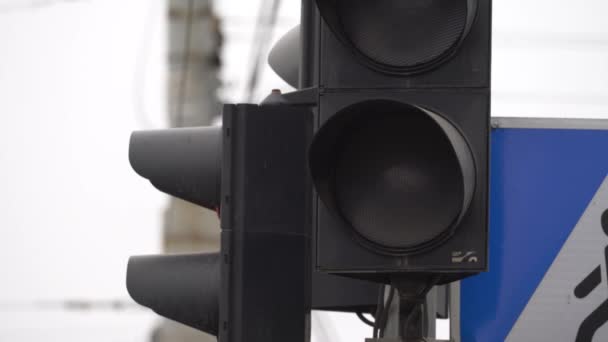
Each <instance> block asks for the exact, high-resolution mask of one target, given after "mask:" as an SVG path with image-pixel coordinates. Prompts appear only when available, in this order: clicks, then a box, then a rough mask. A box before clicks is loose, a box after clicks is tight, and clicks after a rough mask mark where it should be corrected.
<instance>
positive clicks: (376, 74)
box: [300, 0, 491, 284]
mask: <svg viewBox="0 0 608 342" xmlns="http://www.w3.org/2000/svg"><path fill="white" fill-rule="evenodd" d="M316 3H317V5H318V6H317V10H314V9H313V10H312V11H310V13H309V15H308V16H307V18H306V21H303V22H302V27H301V28H300V31H301V34H302V35H303V37H302V41H303V42H305V41H309V42H310V41H313V42H314V43H313V44H310V43H308V44H307V46H308V49H309V50H311V51H304V52H303V54H304V55H309V56H314V59H315V62H314V63H311V64H310V65H308V66H307V67H308V68H312V70H311V71H309V72H310V74H311V75H312V76H311V79H313V84H312V87H314V88H316V89H318V94H319V96H318V106H316V107H315V114H316V123H317V124H316V133H315V136H314V138H313V140H312V143H311V146H310V149H309V166H310V173H311V176H312V180H313V182H314V187H315V190H316V195H317V196H316V198H317V201H316V203H315V209H316V210H315V219H314V221H313V222H314V223H315V226H316V227H315V228H316V229H315V232H316V240H315V243H314V246H315V248H316V252H315V265H316V268H317V269H318V270H321V271H323V272H327V273H332V274H340V275H344V276H348V277H356V278H362V279H368V280H373V281H379V282H387V283H397V284H398V283H401V282H404V281H405V282H407V281H408V280H412V279H418V280H417V281H420V282H434V283H444V282H449V281H453V280H457V279H460V278H462V277H466V276H468V275H472V274H475V273H478V272H482V271H485V270H486V269H487V236H488V223H487V222H488V217H487V216H488V215H487V211H488V173H489V170H488V159H489V147H488V141H489V129H490V122H489V119H490V48H491V43H490V41H491V1H490V0H412V1H402V0H383V1H367V0H317V1H316ZM302 46H303V47H304V46H305V45H302Z"/></svg>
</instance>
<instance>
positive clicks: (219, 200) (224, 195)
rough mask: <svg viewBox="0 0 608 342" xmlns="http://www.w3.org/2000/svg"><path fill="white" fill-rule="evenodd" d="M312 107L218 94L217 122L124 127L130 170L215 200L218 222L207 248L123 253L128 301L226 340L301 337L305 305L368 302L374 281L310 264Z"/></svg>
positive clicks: (361, 306)
mask: <svg viewBox="0 0 608 342" xmlns="http://www.w3.org/2000/svg"><path fill="white" fill-rule="evenodd" d="M312 118H313V117H312V112H311V110H310V109H309V108H306V107H301V106H291V105H287V104H285V105H276V104H275V105H262V106H257V105H226V106H225V107H224V110H223V126H222V127H192V128H175V129H166V130H155V131H141V132H134V133H133V134H132V136H131V141H130V148H129V159H130V162H131V165H132V167H133V169H134V170H135V171H136V172H137V173H138V174H139V175H141V176H142V177H144V178H146V179H148V180H149V181H150V182H151V183H152V184H153V185H154V186H155V187H156V188H158V189H159V190H161V191H162V192H165V193H167V194H170V195H173V196H176V197H179V198H181V199H184V200H187V201H190V202H192V203H195V204H197V205H200V206H203V207H205V208H208V209H212V210H216V211H217V212H218V213H220V214H221V228H222V243H221V251H220V252H219V253H214V254H185V255H154V256H138V257H132V258H131V259H130V260H129V264H128V269H127V289H128V291H129V294H130V295H131V297H132V298H133V299H134V300H135V301H136V302H138V303H139V304H141V305H143V306H146V307H149V308H151V309H152V310H154V311H155V312H157V313H158V314H160V315H161V316H164V317H167V318H170V319H173V320H175V321H178V322H180V323H183V324H186V325H188V326H191V327H193V328H196V329H199V330H202V331H205V332H207V333H210V334H213V335H217V336H220V337H221V339H222V341H227V342H229V341H245V340H247V341H266V340H267V339H268V338H270V340H277V341H279V340H304V336H306V320H305V317H306V316H307V315H308V314H309V312H310V310H311V309H313V308H314V309H323V310H339V311H363V312H371V311H372V310H373V307H374V305H375V300H376V296H377V289H378V288H377V286H376V285H375V284H372V283H367V282H361V281H345V280H342V279H340V278H337V277H333V278H332V277H330V276H327V275H324V274H320V273H315V274H311V271H312V264H311V245H310V235H311V231H312V213H311V204H312V185H311V181H310V177H309V176H308V171H307V164H306V162H307V150H308V146H309V144H310V139H311V136H312ZM313 284H314V288H315V289H316V290H313V289H312V286H313Z"/></svg>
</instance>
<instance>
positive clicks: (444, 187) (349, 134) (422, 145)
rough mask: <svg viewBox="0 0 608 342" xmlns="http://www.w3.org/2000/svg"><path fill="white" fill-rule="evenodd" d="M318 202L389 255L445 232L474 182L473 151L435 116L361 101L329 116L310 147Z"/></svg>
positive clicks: (391, 104)
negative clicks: (319, 200)
mask: <svg viewBox="0 0 608 342" xmlns="http://www.w3.org/2000/svg"><path fill="white" fill-rule="evenodd" d="M310 168H311V175H312V178H313V181H314V183H315V187H316V190H317V192H318V194H319V197H320V199H321V201H322V202H323V203H324V205H326V206H327V208H328V209H329V211H330V212H332V213H334V214H335V215H336V216H338V217H339V218H340V219H342V220H343V221H344V222H345V223H346V224H347V226H350V227H351V228H352V230H353V232H354V233H355V235H356V236H357V237H359V238H360V239H359V240H360V241H362V242H363V243H364V244H366V245H368V246H370V247H371V248H373V249H376V250H378V251H381V252H384V253H389V254H408V253H414V252H417V251H421V250H425V249H426V248H428V247H429V246H434V245H436V244H437V243H440V242H441V241H443V240H444V239H445V238H447V237H448V236H450V235H451V234H450V233H451V232H452V231H453V228H454V227H455V226H456V225H457V223H458V222H459V221H460V220H461V219H462V217H463V216H464V214H465V213H466V211H467V209H468V207H469V204H470V202H471V199H472V196H473V189H474V187H475V167H474V162H473V157H472V154H471V151H470V148H469V145H468V144H467V143H466V141H465V139H464V138H463V136H462V135H461V134H460V132H459V130H458V129H457V128H456V127H455V126H453V125H452V124H451V123H450V122H448V121H447V120H446V119H444V118H443V117H442V116H441V115H439V114H437V113H433V112H432V111H429V110H426V109H423V108H420V107H417V106H413V105H409V104H404V103H400V102H395V101H388V100H374V101H365V102H360V103H357V104H354V105H351V106H350V107H347V108H345V109H343V110H341V111H340V112H338V113H337V114H336V115H334V116H332V117H331V119H329V120H328V121H327V122H326V123H325V124H324V125H323V126H322V127H321V128H320V130H319V132H318V133H317V135H316V136H315V138H314V141H313V143H312V144H311V148H310Z"/></svg>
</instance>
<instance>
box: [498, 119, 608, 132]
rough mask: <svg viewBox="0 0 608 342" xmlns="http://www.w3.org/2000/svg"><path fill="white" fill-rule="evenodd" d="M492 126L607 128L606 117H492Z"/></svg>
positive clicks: (607, 121) (607, 120)
mask: <svg viewBox="0 0 608 342" xmlns="http://www.w3.org/2000/svg"><path fill="white" fill-rule="evenodd" d="M491 124H492V128H524V129H526V128H527V129H593V130H608V119H570V118H532V117H530V118H516V117H493V118H492V121H491Z"/></svg>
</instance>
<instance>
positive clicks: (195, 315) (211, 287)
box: [127, 253, 220, 335]
mask: <svg viewBox="0 0 608 342" xmlns="http://www.w3.org/2000/svg"><path fill="white" fill-rule="evenodd" d="M219 260H220V258H219V254H218V253H212V254H182V255H150V256H137V257H131V258H130V259H129V266H128V268H127V289H128V291H129V294H130V295H131V298H133V300H135V301H136V302H137V303H139V304H141V305H143V306H145V307H148V308H150V309H152V310H154V312H156V313H158V314H159V315H161V316H164V317H167V318H169V319H172V320H174V321H177V322H180V323H182V324H186V325H188V326H190V327H193V328H195V329H198V330H201V331H204V332H207V333H209V334H212V335H217V333H218V328H219V323H218V322H219V299H218V297H219V288H220V263H219Z"/></svg>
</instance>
